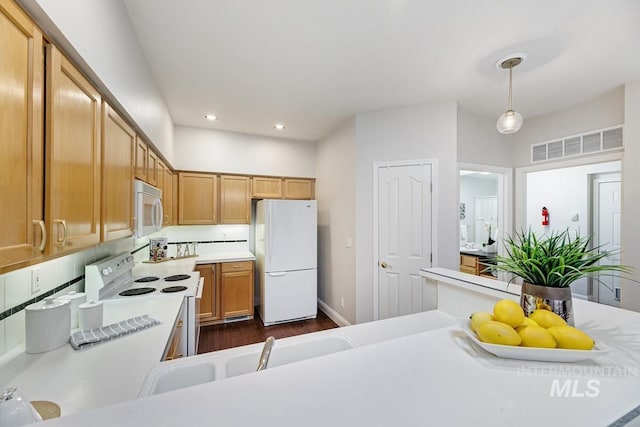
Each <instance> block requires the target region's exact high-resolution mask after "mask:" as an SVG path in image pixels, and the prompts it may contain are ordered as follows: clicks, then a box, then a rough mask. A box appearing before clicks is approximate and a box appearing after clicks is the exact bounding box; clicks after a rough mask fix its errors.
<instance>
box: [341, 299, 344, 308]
mask: <svg viewBox="0 0 640 427" xmlns="http://www.w3.org/2000/svg"><path fill="white" fill-rule="evenodd" d="M340 307H342V308H344V297H340Z"/></svg>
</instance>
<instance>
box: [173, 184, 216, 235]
mask: <svg viewBox="0 0 640 427" xmlns="http://www.w3.org/2000/svg"><path fill="white" fill-rule="evenodd" d="M217 178H218V177H217V176H216V175H212V174H204V173H190V172H180V174H179V175H178V186H179V190H178V197H179V206H178V218H179V219H178V224H216V223H217V215H216V214H217V208H218V199H217V194H218V187H217V182H218V181H217Z"/></svg>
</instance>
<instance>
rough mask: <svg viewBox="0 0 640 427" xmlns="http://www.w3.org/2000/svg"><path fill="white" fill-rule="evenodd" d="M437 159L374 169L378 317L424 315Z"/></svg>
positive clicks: (386, 165) (376, 303)
mask: <svg viewBox="0 0 640 427" xmlns="http://www.w3.org/2000/svg"><path fill="white" fill-rule="evenodd" d="M434 167H435V165H434V161H428V160H424V161H417V160H416V161H402V162H384V163H376V164H375V165H374V194H375V195H376V200H375V204H374V208H375V212H374V227H375V228H374V252H375V253H374V256H375V259H376V272H375V274H374V319H386V318H389V317H395V316H401V315H404V314H410V313H417V312H420V311H424V310H425V309H426V308H425V307H427V305H428V304H429V302H428V301H427V299H428V298H427V295H426V294H425V292H424V289H423V288H424V287H423V285H422V278H421V276H420V269H421V268H428V267H431V265H432V248H433V238H434V233H433V219H434V218H433V210H434V207H433V197H432V181H433V176H434Z"/></svg>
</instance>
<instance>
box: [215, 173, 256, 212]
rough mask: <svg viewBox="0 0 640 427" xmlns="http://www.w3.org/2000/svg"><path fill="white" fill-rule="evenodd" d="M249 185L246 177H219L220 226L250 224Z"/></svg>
mask: <svg viewBox="0 0 640 427" xmlns="http://www.w3.org/2000/svg"><path fill="white" fill-rule="evenodd" d="M250 183H251V181H250V179H249V177H246V176H230V175H222V176H220V224H249V223H250V221H251V218H250V216H251V194H250V193H249V187H250Z"/></svg>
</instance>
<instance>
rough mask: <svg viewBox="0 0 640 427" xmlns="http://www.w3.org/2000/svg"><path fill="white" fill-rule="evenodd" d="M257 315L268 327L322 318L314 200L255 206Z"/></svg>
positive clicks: (274, 201)
mask: <svg viewBox="0 0 640 427" xmlns="http://www.w3.org/2000/svg"><path fill="white" fill-rule="evenodd" d="M255 233H256V239H255V245H256V268H257V274H258V278H259V281H260V303H259V310H258V311H259V314H260V318H261V319H262V322H263V323H264V325H265V326H269V325H273V324H276V323H281V322H288V321H293V320H300V319H311V318H315V317H316V316H317V314H318V302H317V301H318V287H317V281H318V274H317V263H318V219H317V203H316V201H315V200H260V201H259V202H258V203H257V204H256V223H255Z"/></svg>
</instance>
